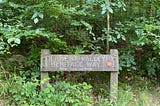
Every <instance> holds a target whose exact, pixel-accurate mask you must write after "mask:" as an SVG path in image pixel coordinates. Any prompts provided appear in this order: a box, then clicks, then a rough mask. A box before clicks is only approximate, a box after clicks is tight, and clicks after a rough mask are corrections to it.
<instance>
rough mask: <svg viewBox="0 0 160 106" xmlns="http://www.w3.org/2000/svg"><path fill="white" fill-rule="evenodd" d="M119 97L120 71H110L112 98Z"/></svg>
mask: <svg viewBox="0 0 160 106" xmlns="http://www.w3.org/2000/svg"><path fill="white" fill-rule="evenodd" d="M117 98H118V72H111V73H110V99H111V100H117Z"/></svg>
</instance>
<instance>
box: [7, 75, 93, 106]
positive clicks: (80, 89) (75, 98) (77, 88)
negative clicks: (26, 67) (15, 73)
mask: <svg viewBox="0 0 160 106" xmlns="http://www.w3.org/2000/svg"><path fill="white" fill-rule="evenodd" d="M14 81H15V82H14V85H12V86H11V87H10V88H8V90H9V93H10V98H9V102H8V103H9V104H15V105H19V106H30V105H34V106H39V105H46V106H56V105H62V106H68V105H75V106H81V105H91V104H92V103H93V98H92V97H91V96H90V95H91V93H92V86H91V85H88V84H87V83H85V82H84V83H79V84H74V85H71V84H70V83H67V82H55V84H54V85H53V86H52V85H50V84H49V85H47V87H45V88H44V89H42V90H41V91H39V92H38V87H39V81H37V80H33V81H28V82H26V81H25V79H23V78H19V77H14Z"/></svg>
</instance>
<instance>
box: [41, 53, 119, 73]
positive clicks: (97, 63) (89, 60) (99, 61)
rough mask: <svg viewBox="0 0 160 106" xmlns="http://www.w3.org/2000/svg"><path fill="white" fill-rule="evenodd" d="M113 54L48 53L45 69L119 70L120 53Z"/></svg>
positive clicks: (45, 59)
mask: <svg viewBox="0 0 160 106" xmlns="http://www.w3.org/2000/svg"><path fill="white" fill-rule="evenodd" d="M111 53H112V54H111V55H47V56H45V57H43V59H42V62H43V67H42V68H43V71H118V54H116V53H117V52H115V50H112V51H111Z"/></svg>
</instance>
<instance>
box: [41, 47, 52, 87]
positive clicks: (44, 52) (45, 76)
mask: <svg viewBox="0 0 160 106" xmlns="http://www.w3.org/2000/svg"><path fill="white" fill-rule="evenodd" d="M49 54H50V51H49V50H48V49H42V50H41V82H40V83H41V89H42V88H44V87H45V86H46V85H47V84H48V83H49V82H48V78H49V76H48V72H47V71H44V69H45V68H46V66H47V64H46V58H45V56H47V55H49Z"/></svg>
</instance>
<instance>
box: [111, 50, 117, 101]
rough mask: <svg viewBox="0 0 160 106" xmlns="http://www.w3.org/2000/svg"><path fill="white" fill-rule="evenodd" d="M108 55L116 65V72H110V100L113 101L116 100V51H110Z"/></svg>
mask: <svg viewBox="0 0 160 106" xmlns="http://www.w3.org/2000/svg"><path fill="white" fill-rule="evenodd" d="M110 54H111V55H112V57H113V58H114V59H115V60H116V61H115V64H117V67H116V69H115V70H116V71H111V72H110V100H111V101H114V100H117V99H118V71H119V69H118V64H119V61H118V51H117V50H116V49H111V51H110Z"/></svg>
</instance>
